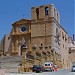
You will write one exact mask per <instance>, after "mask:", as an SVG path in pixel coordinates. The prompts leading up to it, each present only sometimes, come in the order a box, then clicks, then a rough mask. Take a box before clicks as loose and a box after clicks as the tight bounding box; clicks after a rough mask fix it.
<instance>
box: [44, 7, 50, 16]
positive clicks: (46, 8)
mask: <svg viewBox="0 0 75 75" xmlns="http://www.w3.org/2000/svg"><path fill="white" fill-rule="evenodd" d="M48 9H49V8H48V7H45V15H48Z"/></svg>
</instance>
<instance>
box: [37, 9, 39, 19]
mask: <svg viewBox="0 0 75 75" xmlns="http://www.w3.org/2000/svg"><path fill="white" fill-rule="evenodd" d="M36 14H37V19H38V18H39V8H36Z"/></svg>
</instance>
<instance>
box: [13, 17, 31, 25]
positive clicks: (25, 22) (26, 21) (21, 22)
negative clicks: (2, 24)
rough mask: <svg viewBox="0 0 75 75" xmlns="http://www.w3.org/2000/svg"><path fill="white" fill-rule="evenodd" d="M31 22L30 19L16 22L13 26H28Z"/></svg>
mask: <svg viewBox="0 0 75 75" xmlns="http://www.w3.org/2000/svg"><path fill="white" fill-rule="evenodd" d="M30 21H31V20H28V19H24V18H23V19H21V20H19V21H16V22H15V23H13V24H12V25H20V24H27V23H30Z"/></svg>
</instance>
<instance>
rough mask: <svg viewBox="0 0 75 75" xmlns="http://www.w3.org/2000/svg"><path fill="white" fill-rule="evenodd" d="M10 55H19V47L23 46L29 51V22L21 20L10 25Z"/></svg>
mask: <svg viewBox="0 0 75 75" xmlns="http://www.w3.org/2000/svg"><path fill="white" fill-rule="evenodd" d="M11 37H12V52H11V53H12V54H18V55H21V54H22V52H21V46H22V45H25V46H26V47H27V49H28V51H30V50H31V21H30V20H27V19H21V20H20V21H17V22H15V23H13V24H12V32H11Z"/></svg>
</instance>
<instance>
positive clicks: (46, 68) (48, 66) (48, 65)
mask: <svg viewBox="0 0 75 75" xmlns="http://www.w3.org/2000/svg"><path fill="white" fill-rule="evenodd" d="M43 67H44V71H54V66H53V63H52V62H45V63H44V66H43Z"/></svg>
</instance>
